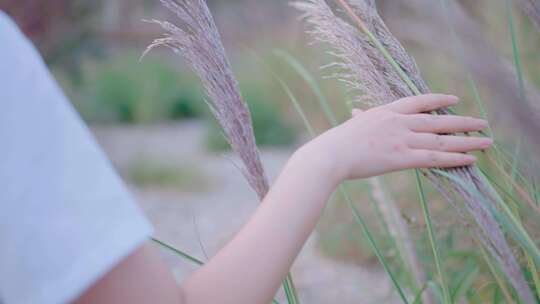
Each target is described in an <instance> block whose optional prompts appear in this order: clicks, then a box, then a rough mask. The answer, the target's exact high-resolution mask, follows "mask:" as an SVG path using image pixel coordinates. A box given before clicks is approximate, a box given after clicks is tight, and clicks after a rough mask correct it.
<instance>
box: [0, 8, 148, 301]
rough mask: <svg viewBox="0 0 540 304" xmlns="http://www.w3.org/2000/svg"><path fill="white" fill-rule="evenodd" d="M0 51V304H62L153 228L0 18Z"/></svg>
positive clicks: (26, 45) (31, 51)
mask: <svg viewBox="0 0 540 304" xmlns="http://www.w3.org/2000/svg"><path fill="white" fill-rule="evenodd" d="M0 46H1V47H0V303H3V304H18V303H21V304H22V303H29V304H30V303H33V304H35V303H40V304H49V303H67V302H70V301H72V300H74V299H75V298H77V297H78V296H79V295H80V294H81V293H83V292H84V291H85V290H86V289H88V288H89V287H90V286H91V285H92V284H93V283H95V282H96V281H97V280H98V279H99V278H100V277H102V276H103V275H104V274H106V273H107V272H108V271H109V270H111V269H112V268H113V267H114V266H115V265H116V264H117V263H118V262H120V261H121V260H122V259H124V258H125V257H126V256H128V255H129V254H130V253H132V252H133V251H134V250H135V249H136V248H138V247H139V246H140V245H142V243H144V242H145V241H146V240H147V239H148V237H149V236H150V234H151V232H152V231H151V225H150V224H149V222H148V221H147V219H146V218H145V217H144V216H143V214H142V213H141V211H140V210H139V209H138V208H137V206H136V205H135V203H134V201H133V199H132V197H131V196H130V194H129V192H128V191H127V189H126V187H125V186H124V184H123V183H122V181H121V180H120V178H119V177H118V176H117V174H116V173H115V172H114V170H113V169H112V167H111V165H110V163H109V162H108V160H107V159H106V157H105V155H104V153H103V152H102V151H101V150H100V149H99V148H98V146H97V144H96V143H95V141H94V139H93V137H92V136H91V134H90V132H89V130H88V129H87V128H86V127H85V126H84V124H83V123H82V121H81V119H80V118H79V116H78V115H77V113H76V112H75V111H74V110H73V108H72V106H71V105H70V103H69V102H68V101H67V100H66V98H65V97H64V95H63V93H62V91H61V90H60V88H59V87H58V85H57V83H56V82H55V81H54V80H53V77H52V76H51V75H50V73H49V72H48V70H47V68H46V66H45V64H44V63H43V60H42V59H41V57H40V56H39V54H38V53H37V51H36V50H35V48H34V47H33V46H32V44H31V43H30V42H29V41H28V40H27V39H26V38H25V37H24V36H23V35H22V34H21V33H20V31H19V30H18V29H17V27H16V26H15V25H14V23H13V22H12V21H11V20H10V19H9V18H8V17H7V16H6V15H4V14H3V13H2V12H1V11H0Z"/></svg>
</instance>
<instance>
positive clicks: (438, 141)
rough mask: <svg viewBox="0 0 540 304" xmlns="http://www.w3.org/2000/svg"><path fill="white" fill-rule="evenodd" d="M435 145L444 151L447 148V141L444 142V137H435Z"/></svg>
mask: <svg viewBox="0 0 540 304" xmlns="http://www.w3.org/2000/svg"><path fill="white" fill-rule="evenodd" d="M434 139H435V143H436V145H437V148H439V149H442V150H443V149H444V148H446V141H445V140H444V137H443V136H442V135H434Z"/></svg>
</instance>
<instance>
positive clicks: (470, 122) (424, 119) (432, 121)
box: [404, 114, 488, 133]
mask: <svg viewBox="0 0 540 304" xmlns="http://www.w3.org/2000/svg"><path fill="white" fill-rule="evenodd" d="M404 119H405V124H406V125H407V126H408V127H409V129H411V130H412V131H415V132H430V133H457V132H475V131H480V130H482V129H485V128H486V127H487V126H488V123H487V121H485V120H483V119H478V118H472V117H462V116H456V115H431V114H414V115H406V116H405V117H404Z"/></svg>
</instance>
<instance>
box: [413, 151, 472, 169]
mask: <svg viewBox="0 0 540 304" xmlns="http://www.w3.org/2000/svg"><path fill="white" fill-rule="evenodd" d="M410 153H411V154H410V156H409V157H408V158H407V159H408V160H409V161H410V163H409V164H407V166H408V167H409V168H453V167H463V166H469V165H472V164H474V163H475V162H476V157H475V156H473V155H467V154H463V153H452V152H439V151H430V150H412V151H411V152H410Z"/></svg>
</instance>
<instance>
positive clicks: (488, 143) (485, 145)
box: [482, 138, 493, 148]
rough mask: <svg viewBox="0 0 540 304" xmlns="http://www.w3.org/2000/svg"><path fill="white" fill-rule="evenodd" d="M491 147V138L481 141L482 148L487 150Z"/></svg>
mask: <svg viewBox="0 0 540 304" xmlns="http://www.w3.org/2000/svg"><path fill="white" fill-rule="evenodd" d="M492 145H493V139H491V138H484V140H483V141H482V147H483V148H489V147H491V146H492Z"/></svg>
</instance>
